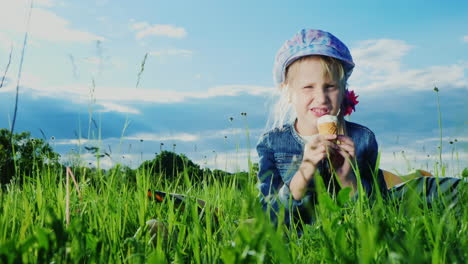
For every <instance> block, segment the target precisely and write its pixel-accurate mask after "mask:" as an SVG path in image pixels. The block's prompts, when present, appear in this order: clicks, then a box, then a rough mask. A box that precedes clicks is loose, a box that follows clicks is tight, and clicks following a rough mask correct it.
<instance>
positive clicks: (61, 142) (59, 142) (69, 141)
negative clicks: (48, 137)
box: [49, 138, 90, 145]
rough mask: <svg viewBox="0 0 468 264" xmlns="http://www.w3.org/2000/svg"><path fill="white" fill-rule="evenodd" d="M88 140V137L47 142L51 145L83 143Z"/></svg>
mask: <svg viewBox="0 0 468 264" xmlns="http://www.w3.org/2000/svg"><path fill="white" fill-rule="evenodd" d="M88 142H90V140H88V139H84V138H82V139H58V140H55V141H53V142H49V143H50V144H52V145H84V144H86V143H88Z"/></svg>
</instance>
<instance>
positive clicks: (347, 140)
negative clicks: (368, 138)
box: [337, 135, 354, 146]
mask: <svg viewBox="0 0 468 264" xmlns="http://www.w3.org/2000/svg"><path fill="white" fill-rule="evenodd" d="M337 139H338V141H340V142H341V143H342V144H348V145H353V146H354V141H353V140H352V139H351V138H350V137H347V136H343V135H338V136H337Z"/></svg>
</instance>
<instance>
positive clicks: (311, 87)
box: [304, 85, 314, 89]
mask: <svg viewBox="0 0 468 264" xmlns="http://www.w3.org/2000/svg"><path fill="white" fill-rule="evenodd" d="M313 88H314V87H313V86H310V85H309V86H306V87H304V89H313Z"/></svg>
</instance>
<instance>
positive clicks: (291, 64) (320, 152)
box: [257, 29, 459, 224]
mask: <svg viewBox="0 0 468 264" xmlns="http://www.w3.org/2000/svg"><path fill="white" fill-rule="evenodd" d="M353 68H354V62H353V59H352V56H351V54H350V52H349V49H348V48H347V47H346V45H345V44H343V43H342V42H341V41H340V40H339V39H338V38H336V37H335V36H333V35H332V34H330V33H328V32H325V31H321V30H313V29H304V30H301V31H300V32H298V33H297V34H295V35H294V36H293V38H292V39H290V40H287V41H286V42H285V43H284V45H283V46H282V47H281V48H280V49H279V51H278V53H277V55H276V58H275V65H274V69H273V76H274V80H275V83H276V86H277V87H278V89H279V90H280V92H281V97H280V100H279V102H278V104H277V106H276V109H275V111H273V114H274V116H273V118H272V121H271V123H272V124H273V128H272V129H271V130H269V131H268V132H266V133H264V134H263V135H262V136H261V137H260V139H259V141H258V144H257V152H258V155H259V172H258V179H259V189H260V192H261V195H260V200H261V202H262V205H263V207H264V209H265V210H267V209H268V208H270V210H268V211H269V212H270V217H271V219H272V220H273V221H274V222H276V221H277V214H278V212H279V210H280V208H281V207H284V208H285V210H286V217H285V223H286V224H290V222H291V220H292V219H293V216H297V217H300V218H301V219H302V220H304V221H305V222H306V223H307V222H310V221H311V218H310V217H311V213H310V210H308V209H310V208H311V206H313V204H314V203H315V201H316V197H315V191H314V189H315V186H314V185H315V181H314V175H316V173H319V174H320V175H321V176H322V177H323V179H324V181H325V184H326V186H327V188H328V190H329V191H331V192H337V191H338V190H339V189H340V188H343V187H350V188H351V189H352V192H357V190H358V185H359V183H358V182H357V181H358V178H360V183H361V184H362V187H363V190H364V191H365V193H366V194H367V195H368V196H371V195H373V194H377V193H380V194H381V195H383V196H384V197H386V196H387V194H388V190H387V186H386V183H385V180H384V177H383V174H382V172H381V170H378V169H376V161H377V155H378V145H377V141H376V139H375V135H374V133H373V132H372V131H371V130H370V129H369V128H367V127H365V126H362V125H360V124H356V123H352V122H348V121H346V120H345V119H344V116H345V115H348V114H351V112H352V111H353V110H354V106H355V104H356V103H357V101H356V96H355V95H354V92H352V91H348V89H347V80H348V78H349V76H350V75H351V73H352V71H353ZM323 115H334V116H337V119H338V134H337V135H320V134H319V133H318V129H317V120H318V118H319V117H321V116H323ZM353 167H354V168H355V169H357V170H356V171H359V176H360V177H356V175H355V172H354V170H353ZM376 172H377V173H376ZM450 179H451V180H449V181H448V182H449V185H450V186H454V185H457V184H458V182H459V181H458V179H454V178H450ZM429 192H431V190H429Z"/></svg>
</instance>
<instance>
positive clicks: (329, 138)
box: [300, 135, 338, 182]
mask: <svg viewBox="0 0 468 264" xmlns="http://www.w3.org/2000/svg"><path fill="white" fill-rule="evenodd" d="M336 139H337V135H317V136H315V137H314V139H313V140H311V141H310V142H308V143H307V144H306V145H305V146H304V156H303V158H302V164H301V167H300V171H301V172H302V173H303V177H304V178H305V180H306V181H307V182H309V181H310V180H311V179H312V176H313V174H314V172H315V169H316V168H317V166H318V164H319V162H320V161H321V160H323V159H325V158H327V151H328V153H330V151H333V150H338V145H336V144H335V143H334V141H335V140H336Z"/></svg>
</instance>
